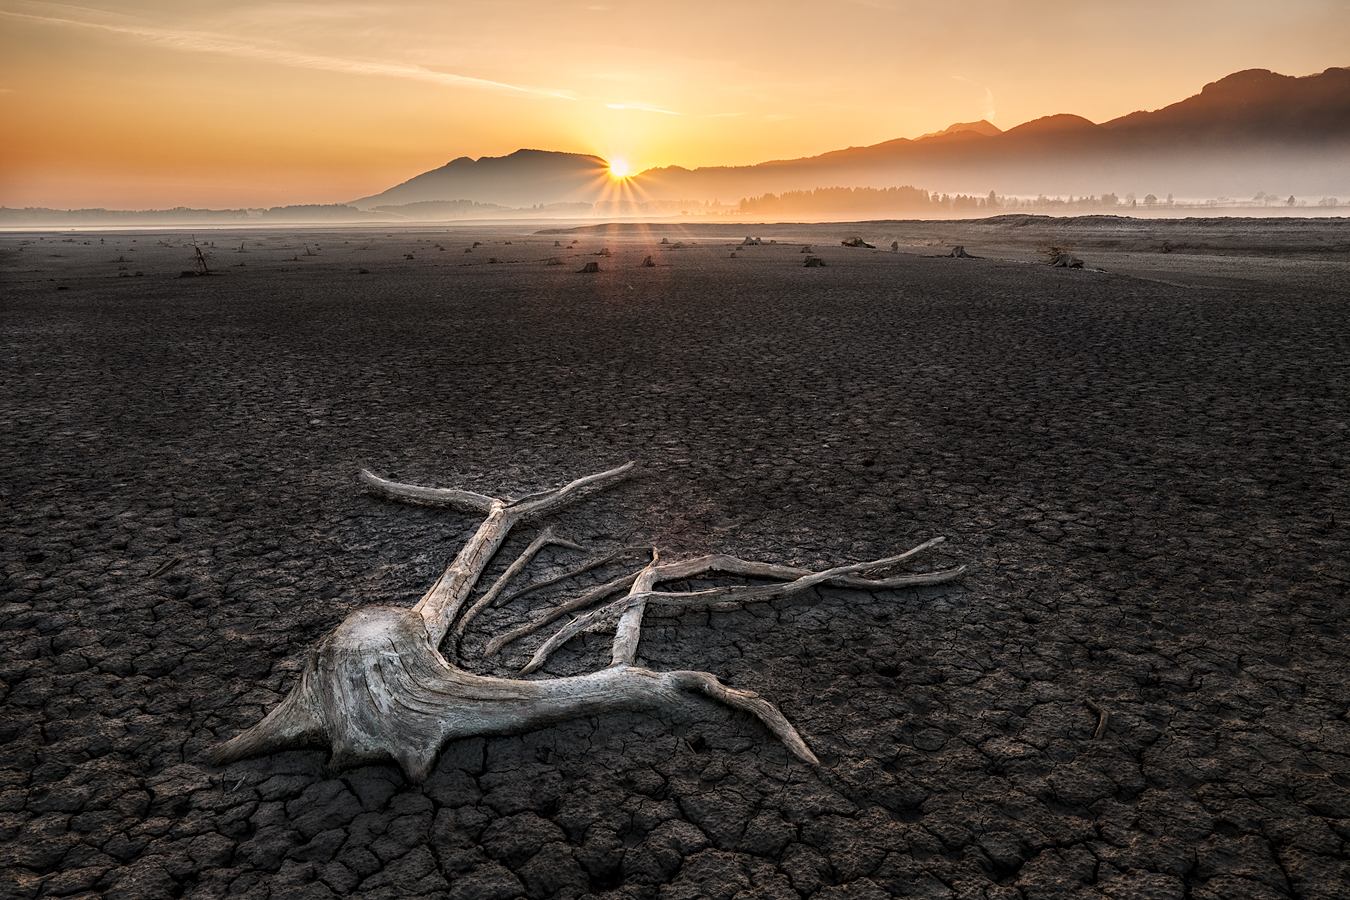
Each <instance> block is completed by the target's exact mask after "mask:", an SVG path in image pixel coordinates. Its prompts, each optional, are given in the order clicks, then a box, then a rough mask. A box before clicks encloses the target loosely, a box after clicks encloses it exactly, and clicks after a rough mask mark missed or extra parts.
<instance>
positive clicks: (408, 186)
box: [352, 150, 609, 209]
mask: <svg viewBox="0 0 1350 900" xmlns="http://www.w3.org/2000/svg"><path fill="white" fill-rule="evenodd" d="M608 170H609V164H608V163H607V162H605V161H604V160H603V159H601V158H600V157H598V156H586V155H583V154H580V153H558V152H555V151H552V150H517V151H516V152H515V153H512V154H511V155H510V156H485V157H483V158H481V159H478V160H473V159H470V158H469V157H467V156H461V157H460V158H459V159H456V160H452V161H450V162H448V163H446V164H445V165H443V166H441V167H440V168H439V169H432V170H431V171H430V172H424V173H422V174H421V175H418V176H417V177H416V178H410V179H408V180H407V181H405V182H403V183H402V184H400V185H396V186H394V187H391V188H390V189H389V190H387V191H384V192H382V193H379V194H375V195H374V196H371V197H362V198H361V199H360V200H353V201H352V205H353V206H357V207H360V208H361V209H371V208H374V207H376V206H401V205H403V204H406V203H425V202H427V201H432V200H470V201H474V202H476V203H493V204H498V205H501V206H511V207H521V206H533V205H535V204H546V203H560V202H575V201H585V202H594V201H595V200H596V199H598V197H599V196H600V193H601V188H602V186H603V185H604V183H605V180H606V177H607V175H606V173H607V172H608Z"/></svg>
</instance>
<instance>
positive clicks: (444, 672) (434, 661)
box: [211, 463, 965, 782]
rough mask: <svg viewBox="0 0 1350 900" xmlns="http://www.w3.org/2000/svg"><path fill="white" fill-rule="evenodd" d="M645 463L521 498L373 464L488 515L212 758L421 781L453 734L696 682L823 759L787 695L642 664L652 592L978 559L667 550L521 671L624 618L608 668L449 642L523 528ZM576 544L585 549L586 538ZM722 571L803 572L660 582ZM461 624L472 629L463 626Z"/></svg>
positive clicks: (517, 566) (901, 583) (371, 479)
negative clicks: (396, 602)
mask: <svg viewBox="0 0 1350 900" xmlns="http://www.w3.org/2000/svg"><path fill="white" fill-rule="evenodd" d="M632 468H633V463H627V464H625V465H623V466H619V467H618V468H615V469H610V470H608V471H605V472H600V473H597V474H595V475H590V476H587V477H585V478H578V479H577V480H576V481H573V482H571V483H569V484H567V485H565V486H563V487H561V488H559V489H557V490H555V491H544V492H542V493H539V494H533V495H530V496H529V497H524V498H521V499H517V500H511V499H497V498H493V497H487V496H485V495H483V494H476V493H473V492H470V491H462V490H458V489H439V488H425V487H419V486H416V485H407V484H401V483H397V482H391V481H388V480H386V479H383V478H380V477H378V476H376V475H374V474H373V473H371V472H362V473H361V477H362V480H363V481H364V482H365V483H366V484H367V485H369V486H370V487H371V488H372V489H373V490H375V491H377V492H379V493H381V494H383V495H385V496H388V497H392V498H395V499H398V500H402V501H406V502H412V503H422V504H431V505H446V506H453V507H455V508H457V509H468V510H470V511H475V512H485V513H487V518H486V520H485V521H484V522H483V524H482V525H480V526H479V528H478V530H477V531H475V532H474V534H473V536H472V537H471V538H470V539H469V540H468V541H467V542H466V543H465V545H464V548H463V549H462V550H460V552H459V553H458V554H457V555H456V556H455V558H454V560H453V561H452V562H451V563H450V565H449V566H448V567H447V568H446V570H445V572H444V574H442V575H441V577H440V578H439V579H438V580H437V581H436V583H435V585H433V586H432V588H431V590H429V591H428V592H427V593H426V595H425V596H424V597H423V598H422V599H421V600H419V601H418V602H417V604H416V605H415V606H413V608H412V609H411V610H403V609H394V608H389V607H370V608H366V609H361V610H358V611H356V612H354V613H352V614H351V615H349V616H348V617H347V618H346V620H344V621H343V623H342V624H341V625H339V626H338V627H337V629H336V630H335V631H334V632H333V633H332V634H330V635H328V636H327V637H325V638H324V639H323V640H321V641H320V642H319V643H318V645H317V646H316V647H315V648H314V650H313V651H312V652H311V653H310V654H309V659H308V661H307V662H306V664H305V669H304V671H303V672H302V673H301V675H300V680H299V682H298V683H297V684H296V686H295V687H294V688H293V689H292V690H291V692H290V693H289V694H288V695H287V696H286V699H285V700H283V701H282V702H281V704H280V705H279V706H277V707H276V708H275V709H273V710H272V711H271V712H269V713H268V714H267V716H266V717H265V718H264V719H263V720H262V721H261V722H259V723H258V724H256V725H254V726H253V727H252V728H250V729H249V730H247V731H245V732H244V733H242V734H240V735H238V736H236V737H234V738H232V739H231V740H230V741H228V742H226V743H225V744H222V745H221V746H220V747H218V748H216V750H215V751H213V753H212V754H211V759H212V761H213V762H215V763H216V764H217V765H220V764H225V763H231V762H234V761H236V760H240V759H244V758H247V757H249V756H255V755H258V754H261V753H269V752H276V751H279V750H285V749H289V748H292V747H297V746H304V745H306V744H314V743H323V742H326V743H328V744H329V745H330V746H331V749H332V754H333V756H332V765H333V767H334V769H336V770H339V771H341V770H344V769H348V768H351V767H353V766H357V765H360V764H363V763H371V762H382V761H385V760H392V761H393V762H395V763H397V764H398V766H399V767H400V768H401V769H402V770H403V771H404V773H405V774H406V775H407V776H408V777H409V778H410V779H412V780H413V781H414V782H421V781H424V780H425V779H426V777H427V776H428V775H430V774H431V770H432V767H433V766H434V765H435V762H436V757H437V755H438V754H439V753H440V751H441V748H442V747H443V746H444V745H445V744H446V743H448V742H450V741H453V740H459V739H463V738H468V737H487V736H491V735H498V734H512V733H518V732H523V731H530V730H532V729H535V728H540V727H542V726H544V725H550V724H553V723H555V722H559V721H562V720H565V719H570V718H579V717H583V716H592V715H596V714H598V713H604V712H613V711H616V710H643V709H651V710H662V709H667V708H671V707H675V706H676V705H677V704H678V703H679V702H680V700H681V697H680V693H681V691H682V690H689V691H696V692H699V693H702V694H704V695H705V696H707V697H710V698H712V699H714V700H717V701H719V702H722V703H725V704H727V705H728V706H732V707H734V708H736V709H739V710H743V711H745V712H748V713H750V714H751V715H753V716H755V717H756V718H757V719H759V720H760V721H761V722H762V723H763V724H764V726H765V727H766V728H768V730H769V731H770V732H771V733H772V734H774V735H775V736H776V737H777V738H778V739H779V740H781V741H782V742H783V744H784V745H786V747H787V748H788V750H790V751H791V752H792V754H793V755H794V756H796V757H797V758H798V759H799V760H801V761H802V762H804V763H808V764H810V765H819V760H818V759H817V758H816V756H815V754H814V753H812V752H811V750H810V749H809V748H808V747H807V745H806V743H805V742H804V741H803V740H802V737H801V735H800V734H798V733H797V730H796V729H795V728H793V727H792V725H791V723H789V722H788V721H787V719H785V718H783V715H782V713H780V712H779V711H778V709H777V707H775V706H774V705H773V704H771V703H769V702H767V701H765V700H762V699H760V698H759V697H758V696H757V695H756V694H755V693H754V692H752V691H743V690H735V689H732V688H728V687H727V686H725V685H723V684H722V683H721V682H719V681H718V680H717V678H716V677H715V676H713V675H712V674H711V673H707V672H689V671H677V672H653V671H650V670H648V669H644V668H641V667H638V666H636V665H635V664H634V663H635V660H636V656H637V649H638V642H639V640H640V636H641V628H642V616H643V612H644V611H645V609H646V607H647V605H648V604H649V603H659V604H663V605H674V606H680V607H685V608H692V609H707V608H720V609H729V608H734V607H738V606H740V605H742V604H745V603H751V602H756V601H758V602H764V601H768V600H774V599H779V598H782V597H788V596H793V595H795V594H800V593H802V592H804V591H807V590H809V589H811V588H813V587H815V586H816V585H819V584H833V585H837V586H848V587H856V588H861V589H869V590H888V589H893V588H896V587H910V586H914V585H918V584H941V583H945V582H948V581H952V580H953V579H956V578H958V577H960V576H961V575H962V574H964V573H965V567H964V566H960V567H956V568H952V569H945V570H941V571H936V572H927V573H923V574H921V575H906V576H894V577H890V578H876V577H874V578H870V579H869V578H863V577H860V573H864V572H867V573H879V572H883V571H885V570H888V569H892V568H894V567H895V566H897V565H899V564H900V563H902V562H905V561H907V560H909V559H911V558H912V557H914V556H915V555H917V554H919V553H921V552H923V551H924V550H928V549H930V548H931V547H933V546H935V545H936V544H938V543H939V542H940V541H941V538H936V539H934V540H931V541H928V542H927V543H925V544H921V545H920V546H918V547H916V548H914V549H913V550H910V551H908V552H906V553H902V554H899V555H897V556H892V557H888V558H886V559H879V560H874V561H872V562H867V563H856V564H853V565H848V566H838V567H835V568H833V569H829V570H826V571H823V572H806V571H804V570H800V569H793V568H789V567H784V566H773V565H766V564H762V563H747V562H745V561H743V560H738V559H734V558H732V557H728V556H721V555H719V556H704V557H698V558H695V559H690V560H684V561H682V562H674V563H667V564H660V563H659V553H655V552H654V553H653V557H654V559H653V561H652V563H651V564H650V565H648V566H646V567H645V568H643V569H642V570H641V571H640V572H637V573H635V574H634V576H633V583H632V587H631V589H630V590H629V593H628V595H627V596H626V597H625V598H624V599H623V600H621V601H617V602H615V603H611V604H609V605H608V606H605V607H603V608H601V609H598V610H596V611H595V612H593V613H590V614H587V615H583V616H579V617H578V618H577V619H576V620H574V621H573V622H571V623H569V625H567V626H565V627H563V628H561V629H559V630H558V631H557V632H556V633H555V634H554V635H553V636H552V637H550V638H549V639H548V640H547V641H545V642H544V643H543V645H542V646H541V647H540V648H539V649H538V650H537V651H536V652H535V655H534V657H533V658H532V659H531V660H530V662H529V663H528V664H527V665H526V666H525V668H524V669H522V670H521V674H522V675H527V674H529V673H531V672H534V671H535V670H537V669H538V668H539V667H540V666H541V665H543V663H544V662H545V661H547V659H548V657H549V656H550V655H551V654H552V653H553V652H554V651H555V650H557V649H558V648H559V647H561V646H562V645H563V644H565V643H566V642H567V641H568V640H569V639H571V638H572V637H575V636H576V635H577V634H579V633H581V632H582V631H591V630H596V629H597V628H600V627H602V626H603V625H605V624H614V627H615V636H614V646H613V649H612V652H611V661H610V665H609V667H608V668H605V669H602V670H600V671H596V672H592V673H589V674H587V675H581V676H575V677H571V678H544V679H538V680H532V681H524V680H520V679H506V678H493V677H488V676H483V675H475V674H473V673H472V672H468V671H465V670H464V669H462V668H460V667H459V666H458V665H456V664H455V662H454V661H452V660H447V659H446V657H445V656H444V655H443V654H442V652H441V643H442V642H443V641H444V640H445V639H446V635H447V634H448V632H449V631H450V629H451V627H452V626H453V625H454V624H455V619H456V617H457V616H458V614H459V610H460V609H461V607H463V606H464V604H465V602H466V601H467V600H468V597H469V595H470V593H471V592H472V591H473V589H474V587H475V585H476V584H477V582H478V579H479V577H480V576H481V575H482V574H483V570H484V569H485V568H486V567H487V565H488V563H489V562H490V561H491V558H492V554H493V552H494V551H495V550H496V549H497V548H498V547H500V546H501V545H502V542H503V541H505V540H506V538H507V536H508V534H509V533H510V532H511V529H512V528H514V527H515V526H516V525H517V524H518V523H520V522H524V521H529V520H531V519H536V518H539V517H541V516H544V515H548V514H550V513H552V512H555V511H557V510H558V509H560V508H561V507H563V506H564V505H566V504H568V503H570V502H573V501H574V500H576V499H577V498H578V497H579V496H581V495H582V494H584V493H585V492H587V491H592V490H602V489H604V488H605V487H608V486H610V485H612V484H614V483H615V482H618V481H620V480H622V479H623V478H625V477H627V475H628V474H629V472H630V471H631V470H632ZM549 543H570V542H565V541H558V540H557V539H556V538H555V537H554V535H553V532H552V529H551V528H549V529H545V530H544V532H543V533H542V534H541V535H540V536H539V537H538V538H536V539H535V540H534V541H532V542H531V543H530V545H529V547H527V548H526V549H525V551H524V552H523V553H522V554H521V556H520V558H519V559H517V560H516V561H515V562H513V563H512V564H511V565H510V566H509V567H508V568H507V570H506V572H504V573H503V574H502V576H501V578H499V579H498V580H497V582H496V584H494V585H493V586H492V587H491V588H490V589H489V590H488V591H487V592H485V593H484V595H483V597H482V598H481V599H480V600H479V601H478V602H477V603H475V605H474V606H473V607H470V609H469V610H468V612H467V613H466V614H465V618H466V619H467V618H469V617H470V614H472V613H474V612H476V611H477V609H478V608H481V607H483V606H486V605H488V604H489V603H491V602H492V601H493V600H494V599H495V598H496V597H497V596H498V595H499V594H500V593H501V591H502V590H503V589H504V588H505V586H506V583H507V581H508V580H509V578H510V577H511V575H513V574H518V573H519V572H521V571H523V570H524V569H525V563H527V562H528V560H529V559H530V558H531V557H533V556H534V555H535V554H536V553H537V552H538V551H539V550H540V549H542V547H543V546H544V545H546V544H549ZM571 546H572V547H573V548H576V549H580V548H579V545H576V544H571ZM712 571H719V572H727V573H734V574H737V575H751V576H759V577H762V578H792V579H793V580H792V581H788V582H785V583H783V584H775V585H765V586H759V587H749V586H746V587H719V588H710V589H708V590H704V591H697V592H682V593H669V592H662V591H657V590H655V587H656V585H657V584H659V583H660V582H663V581H677V580H678V581H683V580H687V579H689V578H692V577H696V576H700V575H706V574H708V573H709V572H712ZM583 596H592V597H593V596H594V595H593V594H589V595H583ZM552 618H553V617H549V620H551V619H552ZM463 621H464V620H463V619H461V622H463ZM542 625H543V621H540V622H538V623H536V626H534V627H527V630H525V631H523V632H522V633H521V634H520V636H524V634H526V633H529V632H530V631H532V630H534V629H535V628H537V627H541V626H542ZM458 631H459V632H460V633H462V631H463V629H462V628H460V629H458ZM452 659H453V657H452Z"/></svg>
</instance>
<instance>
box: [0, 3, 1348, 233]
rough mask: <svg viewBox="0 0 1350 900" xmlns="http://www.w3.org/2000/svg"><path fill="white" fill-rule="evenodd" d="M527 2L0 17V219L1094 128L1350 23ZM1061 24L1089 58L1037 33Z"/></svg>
mask: <svg viewBox="0 0 1350 900" xmlns="http://www.w3.org/2000/svg"><path fill="white" fill-rule="evenodd" d="M517 6H520V7H521V8H525V7H528V8H529V10H530V11H529V13H528V14H527V15H526V14H521V13H520V12H519V11H515V12H507V11H505V8H503V7H500V6H498V5H496V4H463V3H449V4H446V3H433V2H431V0H392V2H390V3H388V4H378V5H368V4H358V3H352V2H348V0H339V2H335V3H325V4H317V3H313V2H308V0H302V2H297V3H285V4H256V3H240V2H237V0H224V2H220V3H212V4H196V3H190V4H182V3H170V2H168V0H135V2H125V3H113V2H111V0H82V2H81V3H79V4H73V5H67V4H51V3H40V2H34V0H0V120H3V121H4V122H5V125H6V138H7V139H6V140H5V141H3V142H0V205H3V206H9V207H24V206H50V207H57V208H70V207H76V208H80V207H95V206H104V207H110V208H146V207H156V208H159V207H173V206H177V205H186V206H196V207H207V206H212V207H222V206H229V207H243V206H247V207H255V206H258V207H267V206H272V205H277V204H288V203H340V202H347V201H350V200H352V199H354V198H357V197H362V196H366V195H370V194H374V193H376V192H378V191H381V190H384V189H386V188H388V187H389V186H391V185H394V184H398V183H400V182H402V181H404V180H407V179H409V178H411V177H413V176H415V175H417V174H418V173H421V172H426V171H428V170H431V169H434V168H436V167H438V166H442V165H445V163H446V162H448V161H449V160H452V159H456V158H459V157H464V156H467V157H471V158H473V159H478V158H481V157H499V156H505V155H507V154H510V153H512V152H514V151H516V150H518V149H521V148H538V149H548V150H556V151H565V152H570V153H582V154H594V155H596V156H600V157H602V158H606V159H608V158H610V152H609V151H610V150H611V149H613V148H618V150H619V152H618V153H617V154H616V155H621V156H622V157H623V159H616V160H615V161H614V162H613V163H612V165H611V166H610V169H609V173H608V176H609V179H610V180H612V181H615V182H621V181H625V180H628V179H632V177H633V176H636V175H639V174H640V173H641V172H642V171H644V170H646V169H648V168H651V167H653V166H662V167H666V166H672V165H677V166H681V167H686V168H694V167H699V166H744V165H753V164H756V163H760V162H764V161H766V160H778V159H793V158H797V157H803V156H810V155H815V154H821V153H825V152H828V151H833V150H837V149H840V148H843V147H849V146H866V145H871V144H876V143H879V142H883V141H889V140H892V139H895V138H901V137H910V138H912V137H916V136H918V135H921V134H926V133H929V132H934V131H938V130H940V129H944V128H946V127H947V126H949V125H951V124H952V123H954V122H974V121H978V120H980V119H985V120H988V121H990V122H992V123H994V124H995V125H996V126H998V127H999V128H1001V129H1005V130H1006V129H1008V128H1010V127H1013V126H1015V125H1018V124H1019V123H1022V122H1026V121H1029V120H1031V119H1034V118H1036V117H1039V116H1046V115H1050V114H1054V113H1062V112H1072V113H1074V114H1077V115H1081V116H1084V117H1086V118H1088V119H1090V120H1091V121H1094V122H1103V121H1106V120H1108V119H1111V118H1113V117H1116V116H1122V115H1125V114H1127V113H1130V112H1132V111H1134V110H1137V109H1157V108H1160V107H1162V106H1164V105H1166V104H1169V103H1174V102H1176V101H1178V100H1180V99H1182V98H1183V97H1184V96H1185V95H1186V94H1187V93H1188V92H1195V91H1197V90H1199V88H1200V87H1202V86H1203V85H1205V84H1206V83H1208V82H1210V81H1213V80H1215V79H1218V78H1221V77H1223V76H1225V75H1227V74H1229V73H1231V72H1236V71H1240V70H1242V69H1246V68H1252V67H1258V66H1259V67H1264V68H1269V69H1272V70H1274V71H1277V72H1283V73H1288V74H1294V75H1306V74H1310V73H1313V72H1318V71H1321V70H1322V69H1325V68H1327V67H1329V66H1335V65H1342V64H1344V62H1345V50H1344V41H1343V35H1344V34H1345V33H1346V26H1347V23H1348V22H1350V12H1347V11H1346V9H1345V8H1344V7H1343V6H1342V5H1340V4H1332V3H1326V2H1322V0H1290V3H1288V4H1279V5H1274V4H1270V5H1263V4H1254V3H1247V4H1240V5H1239V7H1240V9H1241V13H1240V14H1238V13H1235V14H1233V15H1224V16H1215V15H1214V14H1213V4H1208V3H1206V4H1167V5H1166V9H1167V17H1166V27H1162V26H1161V25H1160V24H1159V23H1160V21H1162V20H1161V19H1160V18H1159V12H1158V10H1159V8H1161V7H1160V6H1159V4H1156V3H1144V4H1126V3H1121V4H1087V5H1079V6H1074V7H1072V12H1069V13H1065V12H1064V10H1065V9H1066V8H1065V7H1063V5H1062V4H1058V3H1051V2H1049V0H1035V2H1034V3H1028V4H1000V3H992V4H991V3H978V4H977V5H976V7H975V8H972V10H971V13H970V15H969V16H964V17H956V18H953V17H952V16H950V15H949V14H948V13H947V12H946V11H945V10H943V9H941V8H939V7H933V6H931V5H924V4H918V3H912V2H904V0H851V2H839V3H833V4H828V5H827V7H828V12H824V11H823V10H824V8H825V7H822V6H821V5H819V4H815V3H810V4H808V3H805V2H799V0H789V2H778V3H773V4H770V3H768V2H767V0H764V2H761V0H753V2H750V3H745V4H737V5H735V6H732V7H727V6H726V5H725V4H720V3H712V2H708V0H691V2H690V3H689V4H687V5H686V6H684V7H682V13H681V15H679V16H673V17H672V16H670V15H668V13H667V12H666V11H665V10H664V9H661V8H659V7H650V6H648V5H645V4H603V5H598V4H594V3H590V2H588V3H576V2H571V0H563V2H558V3H549V4H525V5H513V6H511V7H510V9H512V10H516V9H517ZM1061 14H1062V15H1064V16H1066V18H1065V19H1064V20H1063V27H1064V28H1066V29H1070V30H1073V31H1076V32H1079V33H1085V34H1086V33H1091V34H1094V35H1097V38H1095V39H1094V40H1091V41H1065V40H1063V39H1062V36H1061V35H1060V34H1058V33H1052V32H1048V31H1047V30H1046V29H1045V28H1044V24H1043V23H1044V22H1045V21H1046V19H1047V18H1053V17H1054V16H1059V15H1061ZM803 22H812V23H816V25H819V26H820V27H814V26H812V27H803V26H802V23H803ZM826 23H828V28H826V27H825V26H826ZM822 29H824V30H822ZM897 47H903V48H904V52H903V53H897V52H896V48H897ZM1141 47H1143V48H1145V49H1144V50H1143V51H1141ZM675 48H678V49H675ZM1141 52H1143V53H1144V57H1145V58H1141V57H1140V53H1141ZM1033 57H1034V58H1036V59H1037V60H1038V63H1037V65H1035V66H1027V65H1024V61H1025V60H1026V59H1028V58H1033ZM864 86H865V90H864V89H863V88H864ZM637 148H640V151H639V150H638V149H637ZM1104 188H1105V186H1103V188H1102V189H1104ZM1263 189H1264V188H1263ZM722 199H723V200H731V201H734V200H735V199H737V198H735V197H731V196H730V195H728V196H727V197H724V198H722Z"/></svg>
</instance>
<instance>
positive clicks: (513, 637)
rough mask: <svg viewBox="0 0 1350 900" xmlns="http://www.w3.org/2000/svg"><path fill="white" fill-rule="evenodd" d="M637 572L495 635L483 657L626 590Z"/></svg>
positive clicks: (636, 575)
mask: <svg viewBox="0 0 1350 900" xmlns="http://www.w3.org/2000/svg"><path fill="white" fill-rule="evenodd" d="M638 574H639V573H638V572H633V573H631V574H629V575H621V576H620V577H618V578H615V579H614V580H613V581H609V582H606V583H605V584H602V585H600V586H599V587H597V588H592V589H591V590H589V591H587V592H586V593H584V594H582V595H581V596H579V597H573V598H572V599H571V600H568V601H567V602H566V603H560V604H558V605H557V606H555V607H553V608H552V609H550V610H549V611H548V612H546V613H544V615H543V616H541V617H540V618H539V620H538V621H536V622H530V623H528V624H525V625H521V626H520V627H518V628H513V629H511V630H510V631H508V632H506V633H505V634H499V635H497V637H495V638H493V639H492V640H491V641H489V642H488V645H487V649H485V650H484V651H483V657H484V658H485V659H486V658H487V657H489V656H492V655H493V654H495V653H497V651H499V650H501V649H502V648H503V647H505V646H506V645H507V644H509V643H511V642H512V641H518V640H520V639H521V638H523V637H526V636H528V635H531V634H534V633H535V632H536V631H538V630H539V629H540V628H543V627H544V626H545V625H548V624H550V623H552V622H556V621H557V620H558V619H561V618H562V617H563V616H565V615H567V614H568V613H570V612H575V611H576V610H579V609H585V608H586V607H588V606H590V605H591V604H593V603H598V602H600V601H601V600H603V599H605V598H606V597H610V596H613V595H614V594H617V593H618V592H619V591H623V590H627V589H628V588H629V587H631V586H632V584H633V582H634V581H636V580H637V577H638Z"/></svg>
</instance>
